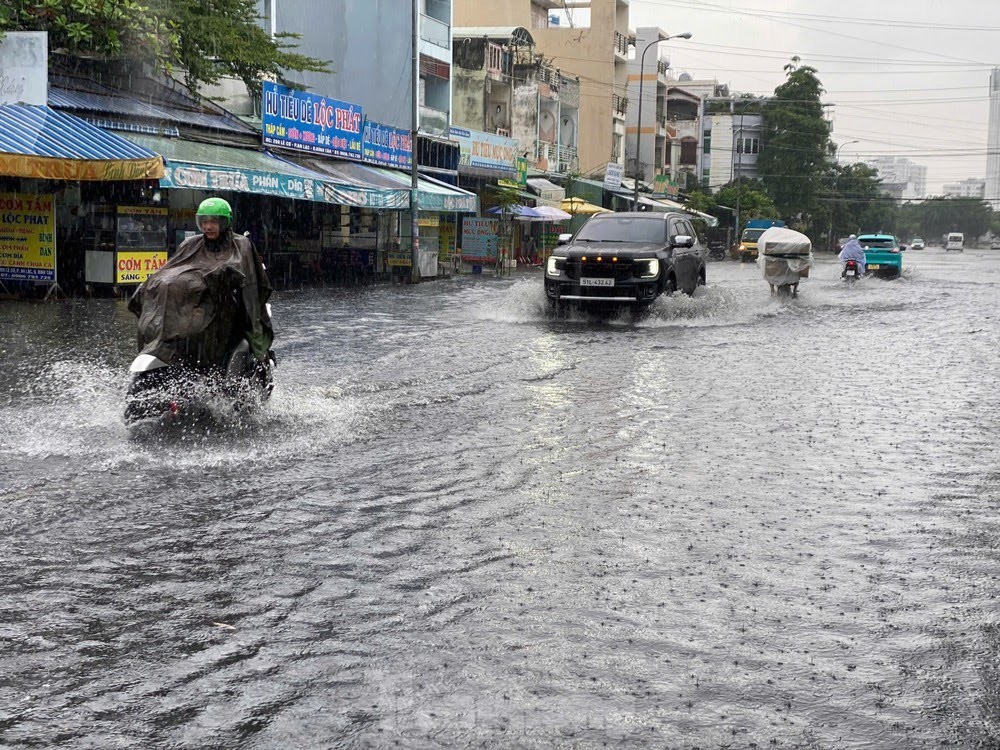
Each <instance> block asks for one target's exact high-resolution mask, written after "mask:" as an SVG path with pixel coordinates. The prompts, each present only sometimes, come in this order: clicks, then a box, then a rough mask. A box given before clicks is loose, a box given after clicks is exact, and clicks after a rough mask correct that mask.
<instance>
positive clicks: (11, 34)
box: [0, 11, 49, 106]
mask: <svg viewBox="0 0 1000 750" xmlns="http://www.w3.org/2000/svg"><path fill="white" fill-rule="evenodd" d="M11 12H13V11H11ZM22 12H25V11H22ZM48 65H49V34H48V32H47V31H8V32H7V33H6V34H5V35H4V36H3V38H2V39H0V104H38V105H43V106H44V105H47V104H48V103H49V67H48Z"/></svg>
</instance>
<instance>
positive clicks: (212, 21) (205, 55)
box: [0, 0, 328, 94]
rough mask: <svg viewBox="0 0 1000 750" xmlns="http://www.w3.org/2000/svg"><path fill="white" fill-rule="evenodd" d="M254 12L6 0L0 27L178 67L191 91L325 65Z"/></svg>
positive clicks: (107, 0)
mask: <svg viewBox="0 0 1000 750" xmlns="http://www.w3.org/2000/svg"><path fill="white" fill-rule="evenodd" d="M257 18H258V17H257V3H256V2H255V0H5V2H4V4H3V6H2V7H0V34H3V33H4V32H7V31H47V32H48V33H49V49H50V50H51V51H53V52H60V51H61V52H67V53H69V54H73V55H89V56H96V57H106V58H116V59H128V60H134V61H137V62H145V63H148V64H151V65H153V66H155V67H157V68H159V69H162V70H164V71H166V72H169V71H173V70H179V71H181V73H182V74H183V76H184V79H185V83H187V85H188V86H189V87H191V88H192V89H194V90H197V89H198V88H199V87H200V86H201V85H203V84H210V83H215V82H216V81H218V80H219V79H220V78H222V77H224V76H234V77H237V78H240V79H242V80H243V82H244V83H246V85H247V88H248V89H249V90H250V92H251V93H254V94H257V93H259V91H260V88H261V80H262V79H264V78H266V77H273V78H275V79H276V80H278V81H281V82H283V83H294V82H292V81H289V80H288V79H287V78H286V75H285V71H316V72H325V71H327V70H328V66H327V63H326V62H324V61H322V60H317V59H315V58H312V57H308V56H306V55H301V54H298V53H295V52H294V51H293V50H294V44H293V43H292V41H291V40H293V39H295V38H296V35H293V34H285V35H279V36H278V37H277V38H275V39H272V38H271V37H270V36H269V35H268V34H267V33H266V32H265V31H264V30H263V29H262V28H261V27H260V26H258V25H257V23H256V21H257Z"/></svg>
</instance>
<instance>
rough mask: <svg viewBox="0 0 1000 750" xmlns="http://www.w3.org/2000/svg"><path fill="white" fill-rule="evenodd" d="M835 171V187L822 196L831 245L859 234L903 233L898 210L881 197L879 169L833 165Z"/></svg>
mask: <svg viewBox="0 0 1000 750" xmlns="http://www.w3.org/2000/svg"><path fill="white" fill-rule="evenodd" d="M832 169H833V171H832V177H831V184H832V188H831V189H830V190H829V191H828V192H824V193H821V194H820V195H821V202H823V203H825V204H826V205H827V211H828V216H829V218H828V221H829V227H830V230H831V231H830V232H829V234H830V241H831V243H832V242H835V241H836V240H837V238H838V237H843V236H845V235H848V234H857V233H858V232H866V231H882V230H884V231H887V232H894V233H901V231H902V230H900V229H899V228H898V227H897V224H898V214H899V210H898V207H897V206H896V203H895V201H894V200H892V199H891V198H889V197H888V196H884V195H882V194H881V192H880V190H879V179H878V172H877V171H876V170H874V169H872V168H871V167H869V166H866V165H864V164H849V165H847V166H843V167H842V166H840V165H833V167H832Z"/></svg>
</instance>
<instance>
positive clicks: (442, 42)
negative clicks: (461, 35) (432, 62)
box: [420, 13, 451, 49]
mask: <svg viewBox="0 0 1000 750" xmlns="http://www.w3.org/2000/svg"><path fill="white" fill-rule="evenodd" d="M420 38H421V39H423V40H424V41H425V42H430V43H431V44H436V45H437V46H438V47H443V48H444V49H451V28H450V27H449V26H448V24H446V23H442V22H441V21H439V20H437V19H436V18H432V17H431V16H428V15H426V14H424V13H421V14H420Z"/></svg>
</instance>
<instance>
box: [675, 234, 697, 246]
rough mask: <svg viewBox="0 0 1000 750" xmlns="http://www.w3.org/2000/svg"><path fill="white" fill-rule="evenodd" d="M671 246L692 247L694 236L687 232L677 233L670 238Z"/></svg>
mask: <svg viewBox="0 0 1000 750" xmlns="http://www.w3.org/2000/svg"><path fill="white" fill-rule="evenodd" d="M670 246H671V247H694V237H691V236H690V235H687V234H677V235H674V236H673V237H672V238H671V239H670Z"/></svg>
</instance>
